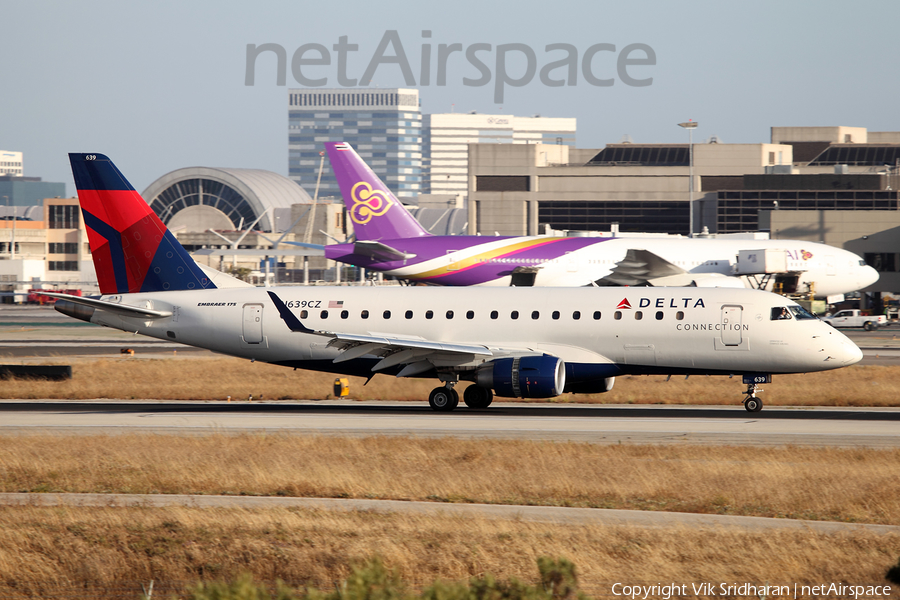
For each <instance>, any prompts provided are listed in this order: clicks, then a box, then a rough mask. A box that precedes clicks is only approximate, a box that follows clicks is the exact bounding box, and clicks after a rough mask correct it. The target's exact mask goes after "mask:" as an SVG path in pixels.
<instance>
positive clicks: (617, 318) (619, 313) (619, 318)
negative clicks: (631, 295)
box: [613, 310, 622, 321]
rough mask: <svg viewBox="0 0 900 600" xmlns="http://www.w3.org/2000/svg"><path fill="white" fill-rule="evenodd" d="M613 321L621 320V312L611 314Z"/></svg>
mask: <svg viewBox="0 0 900 600" xmlns="http://www.w3.org/2000/svg"><path fill="white" fill-rule="evenodd" d="M613 319H615V320H616V321H620V320H621V319H622V311H621V310H617V311H616V312H615V314H613Z"/></svg>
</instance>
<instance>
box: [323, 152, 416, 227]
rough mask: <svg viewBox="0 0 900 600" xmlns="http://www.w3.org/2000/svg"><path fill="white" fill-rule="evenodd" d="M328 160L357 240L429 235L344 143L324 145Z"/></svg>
mask: <svg viewBox="0 0 900 600" xmlns="http://www.w3.org/2000/svg"><path fill="white" fill-rule="evenodd" d="M325 147H326V148H327V149H328V160H329V161H330V162H331V169H332V171H334V176H335V178H336V179H337V182H338V185H339V186H340V188H341V195H342V196H343V197H344V205H345V206H346V207H347V214H348V215H349V217H350V220H351V221H352V222H353V230H354V231H355V232H356V239H358V240H384V239H402V238H414V237H422V236H426V235H429V233H428V232H427V231H425V228H424V227H422V226H421V225H420V224H419V222H418V221H416V219H415V217H413V216H412V215H411V214H409V211H408V210H406V208H404V206H403V205H402V204H401V203H400V201H399V200H397V198H396V197H395V196H394V194H392V193H391V191H390V190H389V189H388V188H387V186H385V185H384V183H382V181H381V179H379V178H378V175H376V174H375V173H374V172H373V171H372V169H370V168H369V165H367V164H366V163H365V162H364V161H363V159H361V158H360V157H359V155H358V154H357V153H356V151H355V150H354V149H353V148H352V147H350V144H347V143H345V142H326V143H325Z"/></svg>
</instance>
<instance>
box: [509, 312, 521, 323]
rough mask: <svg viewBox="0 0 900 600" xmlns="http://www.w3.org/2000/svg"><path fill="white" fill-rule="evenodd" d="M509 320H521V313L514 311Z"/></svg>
mask: <svg viewBox="0 0 900 600" xmlns="http://www.w3.org/2000/svg"><path fill="white" fill-rule="evenodd" d="M509 318H510V319H512V320H513V321H515V320H516V319H518V318H519V311H517V310H514V311H512V312H511V313H509Z"/></svg>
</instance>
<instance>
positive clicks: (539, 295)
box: [90, 286, 862, 374]
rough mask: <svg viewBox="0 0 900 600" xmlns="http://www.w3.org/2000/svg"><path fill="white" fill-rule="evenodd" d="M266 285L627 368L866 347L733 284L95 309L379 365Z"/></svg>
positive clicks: (152, 325)
mask: <svg viewBox="0 0 900 600" xmlns="http://www.w3.org/2000/svg"><path fill="white" fill-rule="evenodd" d="M268 291H274V292H276V293H277V294H278V297H279V298H281V300H282V301H283V302H284V304H285V305H286V306H287V307H289V308H290V310H291V311H292V313H293V314H294V315H295V316H296V317H297V318H298V319H299V320H300V321H301V322H302V323H303V325H304V326H306V327H308V328H310V329H313V330H317V331H321V332H338V333H344V334H358V335H384V336H392V337H394V338H401V339H404V338H405V339H410V340H430V341H434V342H442V343H459V344H463V343H465V344H473V345H479V346H484V347H485V348H487V349H489V350H490V351H491V352H493V353H494V354H495V355H497V356H499V355H502V354H503V353H507V354H508V353H510V352H512V353H515V352H525V351H531V352H541V353H546V354H551V355H553V356H557V357H559V358H561V359H562V360H564V361H565V362H566V364H567V365H568V364H580V365H605V366H609V367H615V368H616V369H617V370H618V373H710V374H729V373H735V374H740V373H756V372H760V373H795V372H807V371H821V370H827V369H834V368H839V367H842V366H845V365H848V364H852V363H854V362H857V361H858V360H859V359H860V358H861V356H862V355H861V353H860V351H859V349H858V348H857V347H856V346H855V345H854V344H853V343H852V342H851V341H850V340H849V339H847V338H846V337H845V336H844V335H843V334H841V333H840V332H838V331H836V330H834V329H833V328H831V327H829V326H828V325H826V324H825V323H822V322H821V321H819V320H817V319H808V320H797V319H790V320H772V319H771V314H772V309H773V307H781V306H788V307H790V306H796V304H795V303H793V302H791V301H790V300H786V299H784V298H782V297H780V296H776V295H774V294H770V293H767V292H760V291H754V290H744V289H726V288H723V289H697V288H593V287H588V288H584V287H582V288H570V289H558V288H501V289H497V288H485V287H476V288H439V287H370V286H364V287H280V288H238V289H222V290H203V291H178V292H155V293H139V294H127V295H121V296H104V297H103V299H104V300H111V301H113V302H117V303H123V304H127V305H132V306H140V307H142V308H148V309H153V310H159V311H171V312H172V315H171V316H170V317H163V318H156V319H148V320H143V319H142V318H141V317H130V316H129V317H122V316H117V315H115V314H112V313H110V312H109V311H106V310H102V309H97V310H95V311H94V313H93V316H92V317H91V319H90V320H91V322H94V323H99V324H102V325H107V326H110V327H115V328H118V329H123V330H125V331H135V332H138V333H141V334H144V335H148V336H151V337H155V338H160V339H164V340H169V341H177V342H181V343H184V344H188V345H191V346H197V347H201V348H208V349H210V350H213V351H216V352H220V353H223V354H229V355H233V356H239V357H244V358H249V359H255V360H260V361H264V362H270V363H277V364H284V365H287V366H293V367H300V368H311V369H314V370H322V371H329V372H336V373H352V374H364V373H362V372H360V370H361V369H362V370H363V371H365V370H366V369H368V368H370V367H371V360H369V361H368V362H367V361H366V360H363V359H364V358H365V357H361V358H360V359H359V360H354V361H346V362H341V363H337V364H332V363H331V361H332V360H333V359H334V358H336V357H337V356H338V354H339V351H338V350H337V349H336V348H334V347H331V346H330V345H329V337H327V336H326V335H319V334H308V333H298V332H292V331H290V330H289V329H288V326H287V325H286V323H285V321H284V320H282V318H281V316H280V315H279V313H278V311H277V309H276V307H275V305H274V304H273V302H272V301H271V300H270V298H269V296H268V295H267V292H268ZM623 301H624V302H623ZM625 305H630V308H624V306H625ZM620 306H622V307H620ZM363 311H367V314H368V318H363V316H362V315H363V314H364V312H363ZM429 311H430V314H429ZM388 312H389V314H388ZM514 313H517V314H514ZM449 315H452V316H449ZM464 358H465V359H464V360H463V359H458V357H457V360H455V362H453V364H452V365H451V367H452V369H456V370H458V371H464V370H466V369H472V368H476V367H477V366H478V365H479V364H481V363H483V362H484V361H485V360H490V357H489V356H488V357H487V358H485V357H484V356H471V357H468V358H466V357H464ZM611 374H616V373H611Z"/></svg>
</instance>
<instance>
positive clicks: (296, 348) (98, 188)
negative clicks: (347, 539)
mask: <svg viewBox="0 0 900 600" xmlns="http://www.w3.org/2000/svg"><path fill="white" fill-rule="evenodd" d="M69 158H70V161H71V163H72V171H73V173H74V176H75V184H76V187H77V188H78V197H79V200H80V202H81V209H82V214H83V215H84V222H85V225H86V227H87V232H88V238H89V240H90V244H91V252H92V253H93V259H94V265H95V266H96V270H97V276H98V280H99V283H100V291H101V294H102V295H101V296H100V297H99V298H82V297H75V296H69V295H66V294H52V293H48V294H47V295H50V296H54V297H56V298H58V299H59V301H58V302H57V303H56V309H57V310H58V311H60V312H62V313H64V314H66V315H69V316H72V317H75V318H78V319H82V320H84V321H89V322H91V323H97V324H99V325H105V326H107V327H113V328H116V329H121V330H123V331H132V332H136V333H141V334H143V335H147V336H151V337H155V338H159V339H163V340H175V341H178V342H181V343H184V344H189V345H191V346H197V347H200V348H208V349H210V350H213V351H215V352H220V353H223V354H230V355H232V356H238V357H242V358H247V359H254V360H260V361H264V362H268V363H272V364H276V365H283V366H286V367H296V368H302V369H311V370H316V371H325V372H329V373H339V374H349V375H359V376H363V377H371V376H372V375H374V374H376V373H385V374H389V375H395V376H397V377H434V378H437V379H439V380H440V381H441V382H443V385H441V386H440V387H438V388H436V389H435V390H434V391H432V392H431V395H430V398H429V403H430V405H431V407H432V408H434V409H435V410H445V411H446V410H453V409H454V408H456V406H457V404H458V402H459V396H458V394H457V392H456V391H455V390H454V385H455V384H456V383H458V382H459V381H460V380H464V381H470V382H473V384H474V385H470V386H469V387H468V388H466V390H465V394H464V400H465V403H466V404H467V405H468V406H470V407H475V408H485V407H487V406H488V405H490V403H491V400H492V398H493V397H494V396H500V397H506V398H549V397H553V396H556V395H559V394H562V393H564V392H574V393H596V392H607V391H609V390H610V389H612V387H613V382H614V378H615V377H616V376H617V375H628V374H662V375H665V374H684V375H742V376H743V379H744V382H745V383H746V384H747V398H746V399H745V406H746V408H747V410H751V411H757V410H759V409H760V408H761V407H762V404H761V402H760V401H759V399H758V398H757V397H756V392H757V391H758V387H757V385H758V384H759V383H763V382H767V381H769V380H770V378H771V375H772V374H774V373H801V372H807V371H823V370H827V369H837V368H840V367H843V366H846V365H851V364H853V363H856V362H858V361H859V360H860V359H861V358H862V353H861V352H860V350H859V348H857V347H856V345H854V344H853V342H851V341H850V340H849V339H847V338H846V337H845V336H844V335H843V334H842V333H840V332H839V331H837V330H835V329H834V328H832V327H829V326H828V325H826V324H825V323H823V322H821V321H819V320H818V319H817V318H815V317H814V316H813V315H811V314H809V313H808V312H806V311H805V310H804V309H803V308H802V307H800V306H799V305H797V304H796V303H794V302H792V301H790V300H787V299H785V298H783V297H781V296H777V295H774V294H770V293H768V292H762V291H757V290H746V289H730V288H722V289H688V288H675V287H672V288H642V289H624V288H600V287H580V288H572V289H566V290H560V289H556V288H546V287H545V288H534V287H532V288H516V287H506V288H492V287H481V288H442V287H436V286H426V287H373V286H361V287H275V288H255V287H242V288H222V287H218V286H217V285H216V283H215V281H214V280H213V279H212V278H211V274H209V273H207V272H204V271H203V270H201V269H200V268H199V267H198V266H197V264H196V263H195V262H194V261H193V260H192V259H191V257H190V255H188V253H187V252H186V251H185V249H184V248H183V247H182V246H181V245H180V244H179V243H178V241H177V240H176V239H175V238H174V236H173V235H172V234H171V233H170V232H169V231H168V230H167V229H166V226H165V225H163V223H162V222H161V221H160V220H159V219H158V218H157V216H156V215H155V214H154V213H153V212H152V211H151V210H150V208H149V206H148V205H147V203H146V202H144V200H143V199H142V198H141V197H140V195H138V193H137V192H136V191H135V190H134V188H132V187H131V185H130V184H129V183H128V182H127V181H126V180H125V178H124V177H123V176H122V174H121V173H120V172H119V170H118V169H116V167H115V166H114V165H113V163H112V162H111V161H110V160H109V159H108V158H107V157H105V156H103V155H102V154H70V155H69Z"/></svg>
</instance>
